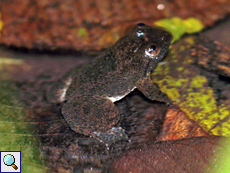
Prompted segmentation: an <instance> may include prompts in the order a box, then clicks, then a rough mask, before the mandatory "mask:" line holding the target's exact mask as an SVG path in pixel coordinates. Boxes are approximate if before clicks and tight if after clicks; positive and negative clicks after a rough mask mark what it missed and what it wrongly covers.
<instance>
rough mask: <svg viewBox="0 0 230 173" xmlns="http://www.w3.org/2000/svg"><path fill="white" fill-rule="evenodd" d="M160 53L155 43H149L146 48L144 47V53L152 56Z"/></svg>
mask: <svg viewBox="0 0 230 173" xmlns="http://www.w3.org/2000/svg"><path fill="white" fill-rule="evenodd" d="M159 53H160V49H159V48H158V47H157V46H156V45H154V44H153V45H151V46H149V47H148V48H147V49H145V55H146V56H148V57H150V58H154V57H156V56H157V55H158V54H159Z"/></svg>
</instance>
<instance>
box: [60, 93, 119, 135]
mask: <svg viewBox="0 0 230 173" xmlns="http://www.w3.org/2000/svg"><path fill="white" fill-rule="evenodd" d="M62 114H63V116H64V118H65V120H66V121H67V123H68V124H69V126H70V127H71V128H72V129H73V130H74V131H76V132H78V133H82V134H85V135H90V134H92V133H93V132H94V131H99V132H105V131H107V130H108V129H110V128H112V127H113V126H115V125H116V124H117V122H118V121H119V119H120V114H119V111H118V110H117V108H116V107H115V105H114V104H113V103H112V102H111V101H110V100H108V99H105V98H98V97H97V98H93V97H84V96H83V97H74V98H72V99H70V100H69V101H68V102H67V103H66V104H65V105H64V106H63V108H62Z"/></svg>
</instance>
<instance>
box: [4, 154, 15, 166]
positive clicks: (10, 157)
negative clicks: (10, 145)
mask: <svg viewBox="0 0 230 173" xmlns="http://www.w3.org/2000/svg"><path fill="white" fill-rule="evenodd" d="M3 162H4V163H5V164H6V165H7V166H11V165H12V164H13V163H14V162H15V159H14V156H13V155H11V154H7V155H5V156H4V158H3Z"/></svg>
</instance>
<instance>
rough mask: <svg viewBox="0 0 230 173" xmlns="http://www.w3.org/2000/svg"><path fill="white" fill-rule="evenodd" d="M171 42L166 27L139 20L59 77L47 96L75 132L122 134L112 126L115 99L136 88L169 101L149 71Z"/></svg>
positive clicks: (117, 116) (117, 118)
mask: <svg viewBox="0 0 230 173" xmlns="http://www.w3.org/2000/svg"><path fill="white" fill-rule="evenodd" d="M171 40H172V34H171V33H170V32H168V31H166V30H165V29H163V28H160V27H152V26H150V25H146V24H144V23H138V24H136V25H135V26H134V27H133V29H131V30H130V31H129V32H128V33H127V34H126V35H125V36H123V37H121V38H120V39H119V40H118V41H117V42H116V43H115V44H114V45H113V46H111V47H109V48H107V49H106V50H105V51H104V52H103V53H102V54H100V55H98V56H97V57H96V58H95V59H94V60H93V61H91V62H90V63H88V64H86V65H81V66H77V67H74V68H72V69H71V70H70V71H69V72H67V73H66V74H65V75H64V76H63V77H62V78H60V79H58V80H57V82H56V83H54V84H53V86H52V87H51V88H50V90H49V91H48V92H47V99H48V101H49V102H51V103H63V107H62V115H63V117H64V119H65V120H66V122H67V124H68V125H69V126H70V128H71V129H72V130H73V131H75V132H77V133H80V134H84V135H86V136H91V137H95V138H97V137H99V136H100V135H101V134H103V136H106V135H105V134H107V133H109V132H111V131H115V132H116V135H117V132H118V131H120V132H121V133H120V134H121V135H120V136H123V137H124V138H127V137H126V134H125V132H124V131H123V129H120V127H118V128H116V127H115V126H116V125H117V124H118V122H119V121H121V117H122V115H121V114H120V113H119V110H118V109H117V107H116V106H115V104H114V103H115V102H117V101H119V100H121V99H122V98H124V97H125V96H126V95H128V94H129V93H130V92H132V91H134V90H135V89H137V90H139V91H141V92H142V93H143V94H144V95H145V96H146V97H147V98H148V99H150V100H155V101H160V102H170V100H169V99H168V97H167V96H166V95H165V94H164V93H162V92H161V91H160V90H159V89H158V87H157V86H156V85H154V84H153V83H152V79H151V75H150V74H151V73H152V72H153V70H154V69H155V67H156V66H157V64H158V63H159V62H160V61H161V60H162V59H163V58H164V56H165V55H166V53H167V52H168V49H169V46H170V43H171ZM111 129H112V130H111ZM111 134H113V133H110V135H109V136H111ZM118 136H119V135H118ZM110 138H111V137H110ZM100 141H105V140H102V138H101V140H100Z"/></svg>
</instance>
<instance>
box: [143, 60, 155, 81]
mask: <svg viewBox="0 0 230 173" xmlns="http://www.w3.org/2000/svg"><path fill="white" fill-rule="evenodd" d="M152 61H153V59H152V58H149V61H148V63H147V64H146V66H145V70H144V77H146V76H147V74H148V73H149V72H150V71H151V70H152V67H150V64H151V62H152Z"/></svg>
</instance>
